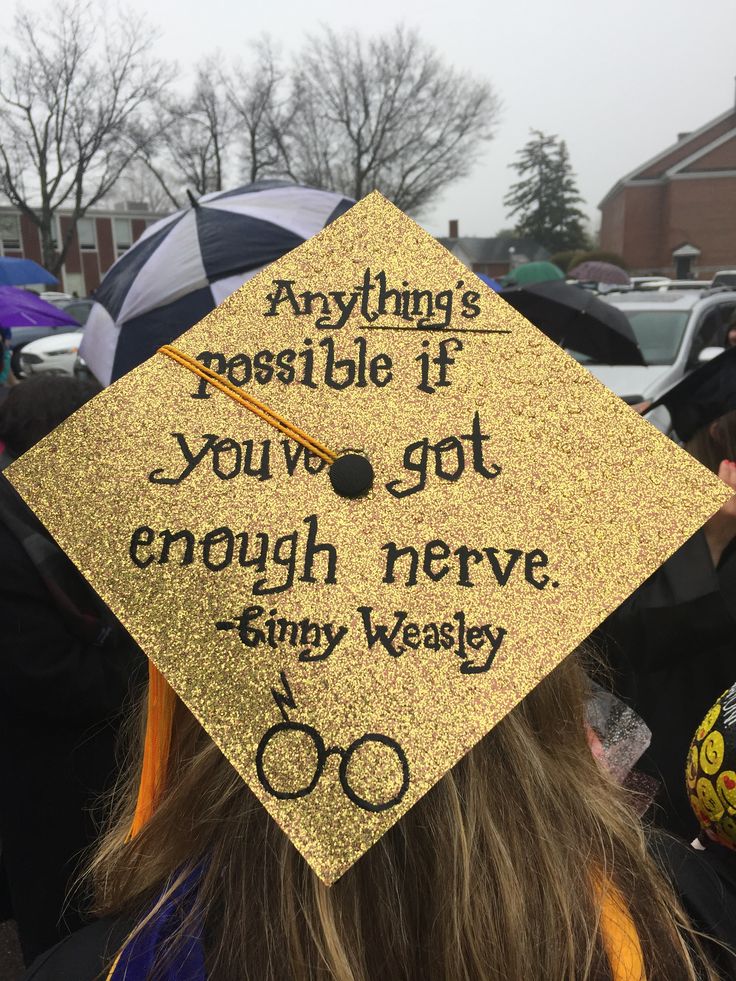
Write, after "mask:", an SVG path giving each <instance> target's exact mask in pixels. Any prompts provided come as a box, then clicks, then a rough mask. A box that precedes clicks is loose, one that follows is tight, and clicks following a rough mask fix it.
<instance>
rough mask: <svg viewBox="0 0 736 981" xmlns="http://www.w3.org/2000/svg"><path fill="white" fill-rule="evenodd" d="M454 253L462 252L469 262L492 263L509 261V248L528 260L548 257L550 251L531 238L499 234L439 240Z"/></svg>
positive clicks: (462, 236) (461, 236)
mask: <svg viewBox="0 0 736 981" xmlns="http://www.w3.org/2000/svg"><path fill="white" fill-rule="evenodd" d="M437 241H438V242H440V244H441V245H444V247H445V248H446V249H449V251H450V252H452V253H453V254H456V255H457V254H458V253H462V255H463V256H464V257H465V258H466V260H467V261H468V262H471V263H474V262H475V263H491V262H507V261H508V259H509V250H510V249H513V250H514V253H515V254H516V255H517V256H519V255H524V256H526V258H527V259H528V260H530V261H531V260H537V259H546V258H548V256H549V252H548V251H547V250H546V249H545V248H543V247H542V246H541V245H539V244H538V243H537V242H535V241H534V240H533V239H531V238H510V237H508V236H506V235H499V236H497V237H495V238H482V237H480V236H474V235H460V236H459V237H458V238H440V239H438V240H437Z"/></svg>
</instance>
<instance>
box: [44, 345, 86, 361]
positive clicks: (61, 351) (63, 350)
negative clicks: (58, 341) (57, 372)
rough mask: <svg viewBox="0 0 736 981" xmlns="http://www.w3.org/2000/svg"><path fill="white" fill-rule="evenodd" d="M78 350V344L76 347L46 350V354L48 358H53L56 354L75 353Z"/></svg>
mask: <svg viewBox="0 0 736 981" xmlns="http://www.w3.org/2000/svg"><path fill="white" fill-rule="evenodd" d="M78 350H79V345H77V346H76V347H60V348H59V350H58V351H47V352H46V353H47V355H48V356H49V357H50V358H55V357H56V356H57V355H58V354H76V353H77V351H78Z"/></svg>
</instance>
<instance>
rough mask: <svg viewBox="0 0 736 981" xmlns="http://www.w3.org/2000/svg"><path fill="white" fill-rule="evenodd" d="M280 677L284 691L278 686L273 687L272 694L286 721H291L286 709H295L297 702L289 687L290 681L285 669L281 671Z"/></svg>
mask: <svg viewBox="0 0 736 981" xmlns="http://www.w3.org/2000/svg"><path fill="white" fill-rule="evenodd" d="M279 678H280V679H281V686H282V688H283V691H278V689H276V688H272V689H271V694H272V695H273V700H274V702H276V707H277V708H278V710H279V712H280V713H281V715H282V718H283V719H284V722H288V721H289V716H288V715H287V714H286V709H287V708H290V709H295V708H296V702H295V701H294V696H293V695H292V694H291V688H289V682H288V680H287V678H286V672H285V671H279Z"/></svg>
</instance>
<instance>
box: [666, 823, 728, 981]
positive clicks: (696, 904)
mask: <svg viewBox="0 0 736 981" xmlns="http://www.w3.org/2000/svg"><path fill="white" fill-rule="evenodd" d="M650 847H651V850H652V853H653V855H654V857H655V859H656V861H657V864H658V865H659V866H660V868H661V869H662V871H663V872H664V873H665V875H666V876H667V878H668V879H669V880H670V882H671V883H672V885H673V887H674V889H675V891H676V892H677V894H678V895H679V897H680V900H681V902H682V905H683V906H684V907H685V910H686V911H687V913H688V915H689V917H690V919H691V921H692V923H693V926H694V927H695V928H696V929H697V930H699V931H701V932H702V933H705V934H707V935H708V937H712V938H715V940H716V941H717V942H716V943H714V942H712V941H707V940H702V938H701V940H702V942H703V943H704V945H705V946H706V948H707V953H708V955H709V957H710V958H711V960H712V961H713V962H714V964H715V965H716V966H717V967H718V969H719V970H720V972H721V975H722V977H724V978H736V854H734V853H733V852H729V851H728V849H726V848H724V847H723V846H722V845H716V844H715V843H711V844H709V845H708V847H707V848H706V849H705V851H700V850H696V849H694V848H692V847H691V846H690V845H687V844H685V842H682V841H678V840H676V839H674V838H670V837H669V836H666V835H661V836H657V837H656V838H653V839H652V840H651V842H650Z"/></svg>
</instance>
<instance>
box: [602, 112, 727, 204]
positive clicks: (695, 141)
mask: <svg viewBox="0 0 736 981" xmlns="http://www.w3.org/2000/svg"><path fill="white" fill-rule="evenodd" d="M724 172H733V173H736V106H731V107H730V108H729V109H728V110H727V111H726V112H724V113H721V115H720V116H716V118H715V119H711V120H709V122H707V123H705V125H703V126H701V127H700V128H699V129H696V130H693V132H691V133H683V134H681V136H680V137H679V138H678V140H677V141H676V142H675V143H672V144H671V145H670V146H668V147H666V148H665V149H664V150H662V151H660V152H659V153H658V154H656V155H655V156H654V157H651V158H650V159H649V160H647V161H645V162H644V163H643V164H640V165H639V166H638V167H636V168H635V169H634V170H632V171H631V172H630V173H628V174H626V176H625V177H622V178H621V179H620V180H618V181H617V182H616V183H615V184H614V185H613V187H612V188H611V189H610V191H608V193H607V194H606V195H605V197H604V198H603V200H602V201H601V202H600V204H599V205H598V207H599V208H602V207H603V205H604V204H606V202H607V201H609V200H610V199H611V198H612V197H614V196H615V195H616V194H618V192H619V191H620V190H622V189H623V188H624V187H626V186H630V185H632V184H641V183H650V184H651V183H655V184H660V183H663V182H665V181H667V180H670V179H673V178H676V177H677V176H678V175H683V176H684V175H685V173H687V175H688V176H690V177H692V176H693V175H695V174H698V175H700V174H702V175H703V176H715V175H716V174H718V175H720V174H722V173H724Z"/></svg>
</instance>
